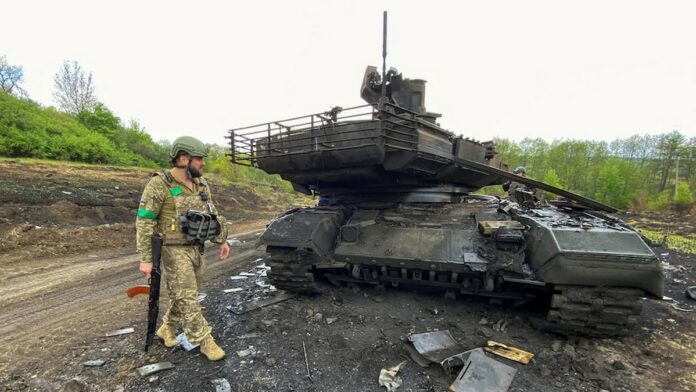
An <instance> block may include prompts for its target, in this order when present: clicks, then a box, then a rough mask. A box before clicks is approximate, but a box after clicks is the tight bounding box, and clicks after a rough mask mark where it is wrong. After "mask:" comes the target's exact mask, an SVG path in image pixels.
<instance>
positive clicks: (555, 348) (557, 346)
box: [551, 340, 563, 352]
mask: <svg viewBox="0 0 696 392" xmlns="http://www.w3.org/2000/svg"><path fill="white" fill-rule="evenodd" d="M562 346H563V342H561V341H560V340H554V341H553V344H552V345H551V350H553V351H555V352H559V351H561V347H562Z"/></svg>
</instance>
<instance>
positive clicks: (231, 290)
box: [222, 287, 244, 293]
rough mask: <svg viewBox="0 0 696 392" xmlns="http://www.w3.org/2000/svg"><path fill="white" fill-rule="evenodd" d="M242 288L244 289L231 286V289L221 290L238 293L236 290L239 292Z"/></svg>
mask: <svg viewBox="0 0 696 392" xmlns="http://www.w3.org/2000/svg"><path fill="white" fill-rule="evenodd" d="M242 290H244V289H243V288H241V287H236V288H233V289H225V290H222V291H223V292H225V293H238V292H240V291H242Z"/></svg>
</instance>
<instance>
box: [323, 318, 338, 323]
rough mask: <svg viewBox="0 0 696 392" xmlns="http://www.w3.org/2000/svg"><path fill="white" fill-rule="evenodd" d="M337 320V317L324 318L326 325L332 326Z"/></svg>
mask: <svg viewBox="0 0 696 392" xmlns="http://www.w3.org/2000/svg"><path fill="white" fill-rule="evenodd" d="M336 320H338V317H327V318H326V324H333V323H335V322H336Z"/></svg>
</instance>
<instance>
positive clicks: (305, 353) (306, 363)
mask: <svg viewBox="0 0 696 392" xmlns="http://www.w3.org/2000/svg"><path fill="white" fill-rule="evenodd" d="M302 352H304V363H305V366H306V367H307V377H308V378H309V381H311V382H314V380H313V379H312V373H311V372H310V371H309V360H308V359H307V347H305V344H304V340H303V341H302ZM397 370H398V369H397ZM380 385H381V384H380Z"/></svg>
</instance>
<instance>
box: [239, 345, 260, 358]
mask: <svg viewBox="0 0 696 392" xmlns="http://www.w3.org/2000/svg"><path fill="white" fill-rule="evenodd" d="M254 354H256V347H254V346H249V348H246V349H244V350H239V351H237V356H238V357H240V358H244V357H248V356H249V355H254Z"/></svg>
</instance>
